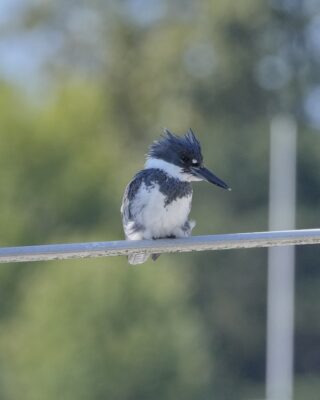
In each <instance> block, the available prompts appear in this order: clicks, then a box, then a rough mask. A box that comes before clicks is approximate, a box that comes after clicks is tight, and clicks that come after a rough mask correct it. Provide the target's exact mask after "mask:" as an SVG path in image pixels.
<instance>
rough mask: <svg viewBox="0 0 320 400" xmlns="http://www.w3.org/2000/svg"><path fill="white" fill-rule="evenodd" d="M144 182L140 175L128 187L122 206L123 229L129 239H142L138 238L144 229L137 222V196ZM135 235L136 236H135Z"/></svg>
mask: <svg viewBox="0 0 320 400" xmlns="http://www.w3.org/2000/svg"><path fill="white" fill-rule="evenodd" d="M142 182H143V176H142V174H141V173H138V174H137V175H136V176H135V177H134V178H133V179H132V181H131V182H130V183H129V184H128V185H127V187H126V189H125V192H124V195H123V199H122V205H121V214H122V223H123V229H124V232H125V235H126V238H127V239H135V238H137V239H140V237H136V236H137V233H138V232H139V231H142V230H143V227H142V226H141V225H139V224H138V223H137V221H136V218H135V217H136V212H137V208H136V195H137V193H138V191H139V188H140V186H141V184H142ZM133 235H134V236H133ZM138 236H139V235H138Z"/></svg>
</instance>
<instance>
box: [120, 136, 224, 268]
mask: <svg viewBox="0 0 320 400" xmlns="http://www.w3.org/2000/svg"><path fill="white" fill-rule="evenodd" d="M195 181H207V182H210V183H212V184H214V185H217V186H219V187H221V188H223V189H227V190H231V189H230V187H229V186H228V185H227V184H226V183H225V182H224V181H223V180H221V179H220V178H218V177H217V176H216V175H214V174H213V173H212V172H211V171H209V170H208V169H207V168H205V167H204V165H203V156H202V151H201V145H200V142H199V140H198V139H197V137H196V135H195V133H194V132H193V130H192V129H191V128H190V129H189V130H188V131H187V133H186V134H185V135H183V136H179V135H177V134H174V133H172V132H171V131H169V130H168V129H166V128H165V129H164V131H163V134H162V135H161V137H160V139H158V140H156V141H154V142H153V143H152V144H151V146H150V147H149V150H148V152H147V156H146V162H145V165H144V169H142V170H141V171H139V172H138V173H137V174H136V175H135V176H134V177H133V179H132V180H131V182H130V183H129V184H128V185H127V187H126V189H125V192H124V195H123V199H122V204H121V214H122V224H123V229H124V234H125V238H126V240H142V239H155V240H156V239H164V238H170V239H174V238H185V237H188V236H190V235H191V232H192V229H193V228H194V226H195V222H194V221H192V220H189V219H188V218H189V213H190V211H191V202H192V194H193V191H192V186H191V182H195ZM159 256H160V254H152V255H151V258H152V259H153V260H154V261H155V260H156V259H157V258H158V257H159ZM148 258H149V254H146V253H142V252H140V253H133V254H130V255H129V256H128V262H129V263H130V264H132V265H136V264H142V263H144V262H145V261H147V259H148Z"/></svg>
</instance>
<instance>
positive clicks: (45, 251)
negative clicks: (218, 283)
mask: <svg viewBox="0 0 320 400" xmlns="http://www.w3.org/2000/svg"><path fill="white" fill-rule="evenodd" d="M319 243H320V229H304V230H292V231H273V232H254V233H231V234H225V235H208V236H192V237H189V238H183V239H159V240H137V241H125V240H120V241H114V242H91V243H70V244H48V245H41V246H21V247H2V248H0V263H8V262H26V261H48V260H63V259H70V258H88V257H107V256H125V255H128V254H133V253H137V252H146V253H148V254H152V253H175V252H188V251H204V250H228V249H246V248H254V247H274V246H289V245H290V246H291V245H311V244H319Z"/></svg>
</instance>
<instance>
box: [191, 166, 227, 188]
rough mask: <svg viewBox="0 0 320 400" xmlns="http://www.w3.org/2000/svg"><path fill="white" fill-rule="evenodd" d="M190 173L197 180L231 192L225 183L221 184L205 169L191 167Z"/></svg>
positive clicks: (221, 182) (220, 181)
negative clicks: (199, 179)
mask: <svg viewBox="0 0 320 400" xmlns="http://www.w3.org/2000/svg"><path fill="white" fill-rule="evenodd" d="M191 171H192V173H193V174H194V175H195V176H197V177H198V178H201V179H203V180H205V181H207V182H210V183H213V184H214V185H217V186H219V187H221V188H223V189H227V190H231V188H230V187H229V186H228V185H227V184H226V183H225V182H223V181H222V180H221V179H220V178H218V177H217V176H215V175H214V174H213V173H212V172H211V171H209V170H208V169H207V168H205V167H192V168H191Z"/></svg>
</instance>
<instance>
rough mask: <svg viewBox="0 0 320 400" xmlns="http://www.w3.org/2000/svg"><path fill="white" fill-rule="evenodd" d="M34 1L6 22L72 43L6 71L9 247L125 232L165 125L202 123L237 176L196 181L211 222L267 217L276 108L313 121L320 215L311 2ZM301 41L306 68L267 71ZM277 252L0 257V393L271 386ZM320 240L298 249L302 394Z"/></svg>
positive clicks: (230, 224)
mask: <svg viewBox="0 0 320 400" xmlns="http://www.w3.org/2000/svg"><path fill="white" fill-rule="evenodd" d="M161 7H162V8H161ZM155 10H156V11H155ZM157 10H158V11H157ZM19 16H20V17H19V18H17V19H14V20H12V21H11V24H9V26H8V29H7V31H6V30H5V29H3V30H2V31H1V35H2V36H1V37H6V36H7V35H10V34H12V32H14V34H15V35H19V34H20V35H26V36H27V35H30V34H34V32H36V33H37V35H38V36H40V37H42V38H43V40H44V41H45V43H46V45H47V46H48V45H49V46H50V44H52V47H53V48H54V49H56V50H55V51H54V52H53V54H50V56H49V57H47V58H46V59H45V62H44V63H43V65H42V69H41V74H42V79H43V81H44V82H45V84H44V83H42V84H40V88H39V86H38V89H35V91H34V92H33V94H31V95H30V94H29V95H26V94H25V93H23V91H22V90H21V88H18V87H17V86H16V85H14V84H12V83H8V82H5V81H4V80H3V82H2V83H1V87H0V88H1V90H0V141H1V146H0V182H1V185H0V225H1V226H2V230H1V232H0V238H1V245H2V246H10V245H24V244H25V245H27V244H40V243H56V242H75V241H90V240H115V239H120V238H122V229H121V222H120V215H119V208H120V203H121V196H122V193H123V190H124V187H125V185H126V184H127V182H128V181H129V180H130V179H131V177H132V175H133V174H134V173H135V172H136V171H137V170H138V169H139V168H141V167H142V165H143V156H144V154H145V152H146V149H147V146H148V144H149V143H150V142H151V141H152V140H154V139H155V138H157V137H158V136H159V134H160V133H161V129H162V127H164V126H166V127H168V128H170V129H172V130H173V131H175V132H177V133H182V132H184V131H185V130H186V129H188V128H189V127H192V128H193V129H194V130H195V132H196V133H197V134H198V135H199V137H200V140H201V142H202V145H203V153H204V158H205V161H206V164H207V165H208V167H210V168H212V169H213V170H214V171H215V172H217V174H218V175H219V176H221V177H222V178H223V179H225V180H226V181H227V182H228V183H230V185H231V186H232V188H233V191H232V192H231V193H226V192H224V191H219V190H218V189H216V188H213V187H210V186H209V185H206V184H197V185H195V194H194V206H193V210H192V216H193V217H194V218H195V219H196V220H197V227H196V229H195V234H206V233H223V232H237V231H257V230H266V229H267V206H268V161H269V122H270V118H271V117H272V116H273V115H274V114H275V113H278V112H290V113H294V115H295V116H296V117H297V118H298V121H299V143H298V151H299V154H298V207H297V226H298V227H299V228H302V227H305V228H307V227H317V226H318V219H317V209H318V204H317V203H318V198H319V196H318V195H320V193H319V187H320V178H319V174H318V169H319V166H320V165H319V158H318V154H319V150H320V147H319V146H320V139H319V136H318V135H317V134H316V133H315V132H314V131H312V130H311V129H310V128H309V127H308V125H307V124H306V123H305V120H304V119H303V118H302V114H303V113H302V108H303V107H302V103H303V96H302V93H303V92H304V91H306V90H307V89H308V88H309V87H310V86H311V85H315V84H316V78H315V77H316V75H314V73H313V72H312V71H313V69H312V68H313V64H312V63H309V58H308V54H307V53H303V52H302V53H299V54H300V56H298V54H296V53H295V52H293V51H292V49H291V48H290V43H291V41H290V40H291V38H292V33H294V34H295V35H297V36H299V35H301V32H302V30H303V29H304V28H305V26H306V25H307V23H308V18H307V15H306V14H304V13H303V10H300V9H299V10H295V12H293V11H292V10H291V11H290V12H289V11H288V10H287V11H284V10H281V9H280V8H279V7H278V8H274V7H273V8H272V7H271V6H270V4H269V5H268V3H266V2H262V1H260V2H257V1H253V0H245V1H241V2H231V1H211V0H205V1H202V2H198V3H196V2H189V1H187V2H182V1H178V0H175V1H173V2H170V3H169V2H164V1H163V2H162V1H155V0H154V1H151V2H147V1H140V2H139V1H133V0H131V1H121V2H105V3H103V2H95V1H94V2H90V3H83V2H79V3H78V2H77V3H75V2H63V1H55V2H53V1H47V2H34V3H33V2H30V4H28V5H26V6H25V7H24V8H23V10H22V12H21V10H20V14H19ZM285 46H287V47H288V49H287V52H286V53H285V54H287V55H288V57H287V60H286V61H287V62H288V63H289V64H290V65H291V67H292V71H293V72H292V73H291V77H290V79H289V80H287V81H285V79H284V78H286V77H283V79H284V80H283V82H284V83H282V86H281V85H280V83H281V80H279V79H280V78H279V79H278V81H275V83H274V85H275V84H276V83H277V85H278V87H275V86H274V87H273V88H270V87H269V88H268V87H265V86H263V82H264V81H263V79H264V78H263V76H262V78H261V76H260V75H259V74H262V72H263V71H264V70H263V68H262V67H261V65H262V64H261V63H260V64H261V65H260V64H259V62H262V61H263V60H264V58H265V57H268V56H270V55H272V54H279V52H280V50H279V49H280V48H281V49H283V48H284V47H285ZM281 54H283V53H281ZM299 57H300V58H299ZM302 58H303V60H304V66H308V68H304V69H303V71H302V70H300V68H301V65H302V63H301V59H302ZM308 63H309V64H308ZM263 65H265V64H263ZM22 67H23V66H22ZM259 71H260V72H259ZM261 71H262V72H261ZM301 71H302V72H303V73H302V72H301ZM273 72H274V74H276V72H277V71H273ZM259 76H260V78H259ZM279 76H280V75H279ZM271 77H272V76H271ZM269 78H270V77H269ZM30 79H31V78H30ZM270 79H271V78H270ZM43 81H41V80H40V83H41V82H43ZM279 82H280V83H279ZM30 84H31V85H32V82H31V83H30ZM36 84H37V82H34V85H36ZM38 85H39V83H38ZM266 254H267V253H266V250H263V249H260V250H242V251H228V252H214V253H209V252H207V253H199V254H184V255H178V254H175V255H164V256H162V257H161V258H160V259H159V260H158V261H157V263H155V264H152V263H147V264H146V265H144V266H141V267H138V268H131V267H129V266H128V265H127V262H126V260H125V259H122V258H121V259H120V258H119V259H111V258H110V259H100V260H97V261H93V260H85V261H83V260H82V261H68V262H59V263H58V262H57V263H51V262H50V263H44V264H29V265H26V264H25V265H4V266H1V268H0V299H1V302H0V323H1V325H0V349H1V352H0V354H1V356H0V371H1V373H0V397H1V398H3V399H10V400H18V399H22V398H23V399H27V400H28V399H30V400H34V399H48V400H50V399H60V398H61V399H106V398H108V399H139V400H140V399H173V398H175V399H177V398H178V399H180V398H184V399H197V400H198V399H207V398H215V399H219V400H233V399H234V400H239V399H256V398H263V397H264V374H265V318H266V310H265V306H266ZM319 255H320V254H319V249H318V248H316V247H312V248H308V247H303V248H299V249H297V291H296V293H297V299H296V354H295V368H296V378H297V379H296V386H295V394H296V396H295V399H296V400H300V399H306V398H308V399H309V398H310V399H312V398H317V397H316V396H317V393H318V390H319V384H318V379H319V374H320V353H319V350H318V349H319V342H320V336H319V323H318V320H317V318H315V316H316V315H318V314H319V306H318V303H319V302H318V301H317V298H318V292H319V281H320V272H319V266H318V259H319ZM312 396H313V397H312Z"/></svg>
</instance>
